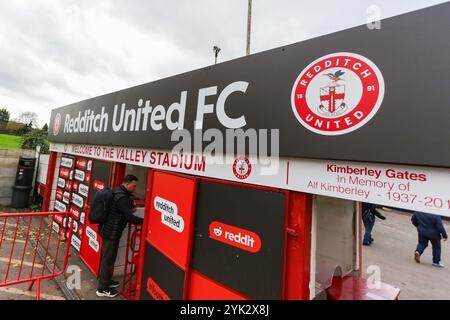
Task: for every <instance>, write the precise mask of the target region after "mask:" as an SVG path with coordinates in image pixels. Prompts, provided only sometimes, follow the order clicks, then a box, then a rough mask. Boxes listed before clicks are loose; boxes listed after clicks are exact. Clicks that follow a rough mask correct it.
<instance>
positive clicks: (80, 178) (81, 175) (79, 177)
mask: <svg viewBox="0 0 450 320" xmlns="http://www.w3.org/2000/svg"><path fill="white" fill-rule="evenodd" d="M85 178H86V174H85V173H84V171H81V170H78V169H76V170H75V180H78V181H80V182H84V179H85Z"/></svg>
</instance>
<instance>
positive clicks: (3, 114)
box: [0, 108, 10, 122]
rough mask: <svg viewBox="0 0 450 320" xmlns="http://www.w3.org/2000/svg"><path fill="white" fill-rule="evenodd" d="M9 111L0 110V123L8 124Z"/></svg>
mask: <svg viewBox="0 0 450 320" xmlns="http://www.w3.org/2000/svg"><path fill="white" fill-rule="evenodd" d="M9 116H10V114H9V111H8V110H6V109H5V108H3V109H0V121H4V122H8V121H9Z"/></svg>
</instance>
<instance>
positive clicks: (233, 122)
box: [49, 2, 450, 167]
mask: <svg viewBox="0 0 450 320" xmlns="http://www.w3.org/2000/svg"><path fill="white" fill-rule="evenodd" d="M448 17H450V3H448V2H447V3H443V4H440V5H437V6H434V7H429V8H426V9H422V10H419V11H415V12H411V13H407V14H404V15H400V16H396V17H392V18H389V19H385V20H382V21H381V28H380V29H375V30H370V29H369V28H368V27H367V26H366V25H363V26H359V27H355V28H351V29H348V30H344V31H340V32H336V33H333V34H329V35H326V36H322V37H318V38H314V39H310V40H307V41H303V42H299V43H295V44H292V45H289V46H285V47H281V48H277V49H273V50H269V51H265V52H261V53H258V54H254V55H250V56H248V57H244V58H240V59H236V60H233V61H229V62H226V63H222V64H218V65H214V66H210V67H207V68H204V69H200V70H196V71H192V72H188V73H185V74H182V75H178V76H173V77H169V78H166V79H162V80H159V81H155V82H151V83H147V84H143V85H140V86H136V87H132V88H129V89H125V90H122V91H118V92H114V93H111V94H107V95H104V96H100V97H96V98H92V99H88V100H85V101H81V102H78V103H74V104H72V105H68V106H66V107H62V108H58V109H55V110H53V112H52V116H51V122H50V124H51V125H50V130H49V140H50V141H52V142H58V143H70V144H75V143H80V144H92V145H110V146H126V147H141V148H154V149H160V150H171V149H172V148H173V147H174V146H175V145H176V144H177V143H178V141H171V134H172V132H173V131H175V130H181V129H184V130H187V131H189V132H190V133H191V134H193V132H194V130H195V129H199V130H202V131H205V130H207V129H218V130H219V132H222V133H224V132H225V131H226V130H227V129H242V130H247V129H257V130H260V129H267V130H269V131H270V130H273V129H278V130H279V140H280V141H279V154H280V157H291V158H313V159H335V160H353V161H364V162H381V163H397V164H410V165H422V166H434V167H450V125H449V119H450V107H449V106H450V92H449V81H448V79H447V77H448V71H449V70H450V59H449V57H450V42H449V41H446V39H449V38H450V31H449V30H450V19H449V18H448ZM168 63H170V61H168ZM277 138H278V136H277ZM204 140H206V141H204ZM209 143H210V142H209V141H207V139H203V140H202V141H201V144H202V147H203V148H204V147H205V146H206V145H208V144H209ZM223 144H224V145H225V141H224V142H223ZM227 151H228V152H229V150H227ZM249 152H250V153H252V151H251V150H249Z"/></svg>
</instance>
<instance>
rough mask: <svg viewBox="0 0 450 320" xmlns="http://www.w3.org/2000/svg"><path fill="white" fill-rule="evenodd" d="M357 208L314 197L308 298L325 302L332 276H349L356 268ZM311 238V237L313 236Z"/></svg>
mask: <svg viewBox="0 0 450 320" xmlns="http://www.w3.org/2000/svg"><path fill="white" fill-rule="evenodd" d="M357 212H358V211H357V204H356V202H354V201H350V200H343V199H337V198H331V197H325V196H315V197H314V204H313V225H312V230H313V239H312V240H313V241H312V243H313V246H312V248H313V250H314V249H315V254H314V251H313V252H312V257H314V258H315V260H314V261H313V264H315V267H314V268H313V270H314V274H312V275H311V278H312V279H314V283H315V285H314V287H313V288H311V293H312V298H315V299H321V298H324V299H325V298H326V294H325V289H327V288H328V287H330V286H331V285H332V280H333V277H334V276H342V277H343V276H348V275H353V274H354V273H355V272H356V271H357V270H358V268H359V263H358V261H359V258H358V248H359V245H358V240H357V239H358V238H359V236H358V232H359V221H358V219H357V217H358V215H357ZM314 235H315V236H314Z"/></svg>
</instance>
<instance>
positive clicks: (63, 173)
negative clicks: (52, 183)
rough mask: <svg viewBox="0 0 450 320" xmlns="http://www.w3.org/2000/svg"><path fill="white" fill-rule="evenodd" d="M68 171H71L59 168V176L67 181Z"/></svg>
mask: <svg viewBox="0 0 450 320" xmlns="http://www.w3.org/2000/svg"><path fill="white" fill-rule="evenodd" d="M70 171H71V170H70V169H67V168H61V169H59V176H60V177H61V178H64V179H69V177H70Z"/></svg>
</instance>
